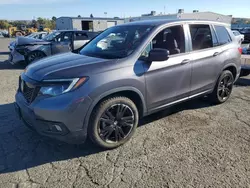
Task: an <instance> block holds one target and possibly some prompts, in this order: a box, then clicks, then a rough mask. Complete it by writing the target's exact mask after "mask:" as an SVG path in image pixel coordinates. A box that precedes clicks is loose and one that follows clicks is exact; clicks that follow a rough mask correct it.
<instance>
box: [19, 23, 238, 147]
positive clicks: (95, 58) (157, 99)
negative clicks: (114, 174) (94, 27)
mask: <svg viewBox="0 0 250 188" xmlns="http://www.w3.org/2000/svg"><path fill="white" fill-rule="evenodd" d="M122 38H123V39H122ZM105 41H106V42H108V44H107V45H105V44H104V43H105ZM240 52H241V48H240V45H239V43H238V41H237V40H236V39H235V37H234V35H233V34H232V32H231V30H229V29H227V28H226V27H225V26H224V25H223V24H222V23H217V22H209V21H197V20H190V21H189V20H182V21H181V20H155V21H141V22H132V23H128V24H124V25H119V26H115V27H112V28H109V29H107V30H105V31H104V32H102V33H101V34H100V35H98V36H97V37H96V38H94V39H93V40H92V41H90V42H89V43H88V44H87V45H86V46H85V47H84V48H83V49H82V50H81V52H80V54H75V53H65V54H60V55H56V56H53V57H48V58H45V59H43V60H40V61H38V62H35V63H33V64H31V65H29V66H28V67H27V69H26V70H25V72H23V73H22V75H21V77H20V80H19V89H18V91H17V94H16V105H15V106H16V110H17V113H18V114H19V117H20V118H21V119H22V120H23V121H24V123H25V124H26V125H27V126H28V127H30V128H32V129H33V130H35V131H37V132H38V133H40V134H41V135H45V136H49V137H52V138H56V139H59V140H62V141H65V142H68V143H75V144H81V143H83V142H84V141H85V139H86V137H87V135H88V137H89V138H90V139H91V140H92V141H93V142H94V143H96V144H97V145H99V146H101V147H104V148H115V147H118V146H120V145H122V144H124V143H125V142H127V141H128V140H129V139H130V138H131V136H132V135H133V134H134V132H135V130H136V127H137V125H138V121H139V119H140V118H142V117H144V116H147V115H149V114H152V113H155V112H157V111H160V110H162V109H165V108H167V107H170V106H172V105H174V104H177V103H180V102H183V101H186V100H189V99H193V98H195V97H201V96H204V95H207V96H208V97H209V99H210V100H211V101H212V102H213V103H215V104H220V103H224V102H225V101H227V100H228V98H229V97H230V94H231V92H232V89H233V84H234V82H235V81H236V80H237V79H238V77H239V74H240V69H241V68H240V56H241V53H240Z"/></svg>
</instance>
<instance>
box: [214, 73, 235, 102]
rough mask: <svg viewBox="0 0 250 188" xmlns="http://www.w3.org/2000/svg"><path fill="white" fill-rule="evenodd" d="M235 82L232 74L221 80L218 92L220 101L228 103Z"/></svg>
mask: <svg viewBox="0 0 250 188" xmlns="http://www.w3.org/2000/svg"><path fill="white" fill-rule="evenodd" d="M233 82H234V79H233V77H232V76H231V75H230V74H225V76H224V77H223V78H222V79H221V80H220V83H219V86H218V92H217V95H218V98H219V99H220V101H226V100H227V99H228V98H229V96H230V94H231V92H232V89H233Z"/></svg>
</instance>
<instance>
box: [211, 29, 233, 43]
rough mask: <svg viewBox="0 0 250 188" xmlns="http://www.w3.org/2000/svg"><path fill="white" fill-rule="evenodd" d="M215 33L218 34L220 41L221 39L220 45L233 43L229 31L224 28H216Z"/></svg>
mask: <svg viewBox="0 0 250 188" xmlns="http://www.w3.org/2000/svg"><path fill="white" fill-rule="evenodd" d="M214 28H215V31H216V33H217V36H218V39H219V44H220V45H223V44H227V43H230V42H231V41H232V39H231V37H230V35H229V33H228V31H227V29H226V28H225V27H224V26H217V25H216V26H214Z"/></svg>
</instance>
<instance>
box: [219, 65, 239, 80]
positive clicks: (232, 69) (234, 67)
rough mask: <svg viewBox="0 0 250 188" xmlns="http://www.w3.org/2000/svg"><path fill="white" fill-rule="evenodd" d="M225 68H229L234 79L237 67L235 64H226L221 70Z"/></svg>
mask: <svg viewBox="0 0 250 188" xmlns="http://www.w3.org/2000/svg"><path fill="white" fill-rule="evenodd" d="M225 70H229V71H230V72H231V73H232V74H233V77H234V80H235V79H236V76H237V68H236V66H235V65H233V64H231V65H227V66H226V67H224V69H223V70H222V71H225Z"/></svg>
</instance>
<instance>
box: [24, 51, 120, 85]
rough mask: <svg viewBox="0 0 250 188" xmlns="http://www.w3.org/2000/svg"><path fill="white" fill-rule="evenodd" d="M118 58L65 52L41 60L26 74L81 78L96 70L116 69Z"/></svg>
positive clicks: (57, 77) (29, 68) (42, 78)
mask: <svg viewBox="0 0 250 188" xmlns="http://www.w3.org/2000/svg"><path fill="white" fill-rule="evenodd" d="M116 61H117V60H115V59H112V60H109V59H101V58H96V57H88V56H84V55H80V54H74V53H71V52H70V53H64V54H58V55H54V56H50V57H47V58H44V59H42V60H39V61H37V62H35V63H33V64H31V65H29V66H28V67H27V68H26V71H25V75H26V76H28V77H29V78H31V79H33V80H36V81H42V80H49V79H65V78H80V77H83V76H88V75H90V74H91V73H93V72H95V73H97V72H104V71H108V70H111V69H115V68H116V67H117V64H116V63H115V62H116Z"/></svg>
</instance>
